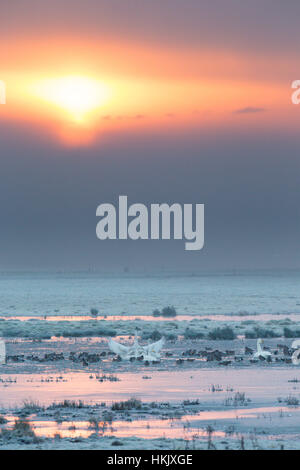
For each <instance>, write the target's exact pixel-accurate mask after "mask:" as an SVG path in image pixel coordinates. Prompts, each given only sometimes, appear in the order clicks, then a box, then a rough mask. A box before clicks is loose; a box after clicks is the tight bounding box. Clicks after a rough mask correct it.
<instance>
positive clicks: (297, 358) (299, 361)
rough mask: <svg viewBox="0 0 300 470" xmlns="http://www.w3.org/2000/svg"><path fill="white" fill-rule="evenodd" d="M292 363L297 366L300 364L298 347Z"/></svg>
mask: <svg viewBox="0 0 300 470" xmlns="http://www.w3.org/2000/svg"><path fill="white" fill-rule="evenodd" d="M292 363H293V364H294V365H295V366H299V364H300V348H299V349H296V351H294V352H293V355H292Z"/></svg>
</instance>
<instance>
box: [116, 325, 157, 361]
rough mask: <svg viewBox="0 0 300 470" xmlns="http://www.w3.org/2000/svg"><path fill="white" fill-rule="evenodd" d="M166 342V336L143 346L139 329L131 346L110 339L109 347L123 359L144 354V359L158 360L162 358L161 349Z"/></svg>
mask: <svg viewBox="0 0 300 470" xmlns="http://www.w3.org/2000/svg"><path fill="white" fill-rule="evenodd" d="M164 342H165V339H164V338H161V339H160V340H159V341H156V342H155V343H152V344H148V345H147V346H141V345H140V344H139V342H138V337H137V330H135V335H134V341H133V344H132V345H131V346H124V344H120V343H118V342H117V341H114V340H113V339H111V338H110V339H109V341H108V347H109V349H110V350H111V351H112V352H114V353H115V354H118V355H119V356H120V357H121V358H122V359H127V360H129V359H131V358H135V359H137V358H138V357H141V356H143V359H144V361H157V360H159V359H160V350H161V348H162V347H163V345H164Z"/></svg>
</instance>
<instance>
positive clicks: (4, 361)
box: [0, 338, 6, 364]
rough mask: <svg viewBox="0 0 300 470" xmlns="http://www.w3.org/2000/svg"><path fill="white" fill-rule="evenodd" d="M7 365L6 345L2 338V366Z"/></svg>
mask: <svg viewBox="0 0 300 470" xmlns="http://www.w3.org/2000/svg"><path fill="white" fill-rule="evenodd" d="M5 363H6V345H5V341H4V340H3V339H2V338H0V364H5Z"/></svg>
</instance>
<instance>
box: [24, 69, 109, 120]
mask: <svg viewBox="0 0 300 470" xmlns="http://www.w3.org/2000/svg"><path fill="white" fill-rule="evenodd" d="M33 91H34V94H35V95H36V96H37V97H39V98H40V99H42V100H43V101H46V102H48V103H49V104H52V105H54V106H57V107H59V108H60V109H62V110H64V111H65V112H67V113H68V114H69V117H71V118H72V120H73V121H76V122H83V121H85V119H86V118H87V115H88V114H89V113H91V112H92V111H95V110H96V109H97V108H100V107H101V106H103V105H104V103H106V102H107V101H108V99H109V97H110V90H109V87H108V86H107V85H105V84H104V83H102V82H101V81H98V80H95V79H92V78H89V77H84V76H76V75H70V76H66V77H60V78H52V79H45V80H42V81H40V82H38V83H36V84H35V85H34V88H33Z"/></svg>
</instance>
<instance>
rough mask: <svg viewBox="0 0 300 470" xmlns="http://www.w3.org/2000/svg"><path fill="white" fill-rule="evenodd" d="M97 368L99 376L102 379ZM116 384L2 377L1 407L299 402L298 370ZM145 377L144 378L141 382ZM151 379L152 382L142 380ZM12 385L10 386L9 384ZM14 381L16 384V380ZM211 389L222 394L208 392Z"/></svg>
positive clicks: (220, 372)
mask: <svg viewBox="0 0 300 470" xmlns="http://www.w3.org/2000/svg"><path fill="white" fill-rule="evenodd" d="M101 375H102V374H101V370H100V369H99V376H101ZM117 377H118V379H120V381H117V382H110V381H103V382H100V381H99V380H98V379H97V376H96V374H90V373H85V372H79V373H64V374H52V375H46V374H41V375H38V374H18V375H15V376H12V375H6V374H1V375H0V405H2V406H5V407H8V406H10V407H13V406H17V405H18V406H22V404H23V401H24V400H26V399H30V400H34V401H38V402H39V403H41V404H42V405H49V404H51V403H53V402H55V401H56V402H58V401H62V400H65V399H68V400H83V401H85V402H87V403H90V404H93V403H99V402H106V403H111V402H113V401H120V400H126V399H129V398H131V397H136V398H139V399H141V400H142V401H145V402H150V401H157V402H162V401H167V402H177V401H183V400H186V399H189V400H193V399H198V398H199V400H200V402H201V403H215V401H216V400H218V401H220V399H222V400H223V401H225V400H226V399H227V398H230V397H232V396H233V395H234V393H235V392H237V391H239V392H243V393H245V394H246V397H247V398H249V399H250V400H251V402H250V403H259V404H260V405H262V404H263V405H267V404H272V405H274V402H277V400H278V397H283V398H286V397H287V396H288V395H290V394H292V395H295V396H297V397H298V399H299V398H300V383H291V382H289V380H292V379H294V378H295V377H296V378H298V380H300V371H299V369H298V368H295V367H293V366H291V367H289V368H272V369H267V368H266V367H262V368H255V369H249V368H247V369H227V370H225V369H209V370H206V369H201V370H192V371H151V370H147V369H146V370H144V371H142V372H141V373H121V374H117ZM143 377H144V378H143ZM145 377H150V378H145ZM10 381H12V382H10ZM14 381H15V382H14ZM212 385H214V388H215V389H217V390H220V391H214V392H213V391H212V390H213V387H212Z"/></svg>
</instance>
